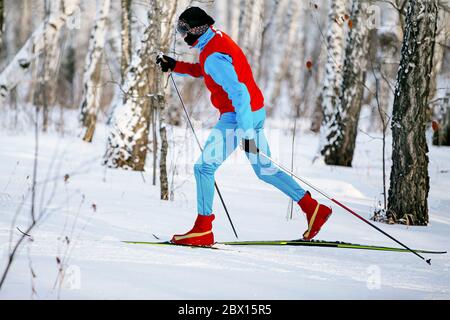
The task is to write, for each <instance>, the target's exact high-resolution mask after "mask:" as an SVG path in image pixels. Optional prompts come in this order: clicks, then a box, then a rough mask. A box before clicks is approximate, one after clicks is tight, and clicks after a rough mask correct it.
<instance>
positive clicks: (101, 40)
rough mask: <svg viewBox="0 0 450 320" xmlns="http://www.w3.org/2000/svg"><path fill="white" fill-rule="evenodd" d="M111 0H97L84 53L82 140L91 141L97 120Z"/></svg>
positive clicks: (81, 111)
mask: <svg viewBox="0 0 450 320" xmlns="http://www.w3.org/2000/svg"><path fill="white" fill-rule="evenodd" d="M110 5H111V1H110V0H99V1H97V13H96V17H95V23H94V26H93V28H92V32H91V38H90V41H89V49H88V53H87V55H86V61H85V70H84V78H83V83H84V85H83V86H84V87H83V97H82V100H81V104H80V122H81V125H82V128H83V140H84V141H86V142H91V141H92V137H93V135H94V131H95V125H96V122H97V113H98V109H99V105H100V97H101V92H102V90H101V85H100V78H101V63H100V62H101V59H102V55H103V48H104V46H105V33H106V29H107V28H106V24H107V19H108V15H109V9H110Z"/></svg>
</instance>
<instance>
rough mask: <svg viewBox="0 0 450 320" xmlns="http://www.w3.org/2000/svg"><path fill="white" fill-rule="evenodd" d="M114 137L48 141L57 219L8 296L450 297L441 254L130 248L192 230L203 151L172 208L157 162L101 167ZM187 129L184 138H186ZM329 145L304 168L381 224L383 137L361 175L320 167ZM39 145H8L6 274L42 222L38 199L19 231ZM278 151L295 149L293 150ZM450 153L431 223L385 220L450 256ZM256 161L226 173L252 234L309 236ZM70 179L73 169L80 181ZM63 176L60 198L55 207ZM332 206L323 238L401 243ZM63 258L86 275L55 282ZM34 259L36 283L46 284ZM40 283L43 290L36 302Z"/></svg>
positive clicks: (3, 191) (3, 229)
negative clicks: (158, 181)
mask: <svg viewBox="0 0 450 320" xmlns="http://www.w3.org/2000/svg"><path fill="white" fill-rule="evenodd" d="M105 132H106V130H105V129H104V127H102V126H101V127H100V128H98V129H97V132H96V136H95V139H94V142H93V144H92V145H89V144H86V143H84V142H82V141H81V139H79V138H77V137H74V136H70V135H69V136H66V137H64V140H61V138H59V137H58V136H57V135H56V134H52V133H49V134H42V135H41V136H40V149H39V155H40V156H39V163H38V164H39V172H38V182H39V181H43V180H49V182H48V183H47V184H45V186H46V191H45V194H44V196H43V197H41V192H42V190H43V189H42V188H43V185H44V184H41V185H39V188H38V190H39V193H38V196H37V198H36V199H37V205H38V207H40V206H41V203H42V208H44V209H46V210H47V214H45V215H44V219H43V220H42V221H41V223H40V224H39V225H38V227H37V228H36V229H35V230H34V231H33V232H32V237H33V240H34V241H32V242H31V241H25V242H24V244H23V245H22V246H21V249H20V251H19V253H18V255H17V257H16V260H15V262H14V264H13V266H12V268H11V271H10V274H9V276H8V278H7V281H6V283H5V286H4V288H3V289H2V290H1V291H0V299H10V298H20V299H29V298H38V299H54V298H63V299H77V298H87V299H133V298H135V299H136V298H137V299H314V298H325V299H346V298H354V299H365V298H372V299H404V298H412V299H436V298H446V299H448V298H450V272H449V267H450V258H449V255H448V254H446V255H426V257H427V258H431V259H432V264H433V265H432V266H431V267H429V266H428V265H427V264H425V263H424V262H423V261H420V260H419V259H418V258H417V257H415V256H414V255H412V254H410V253H392V252H375V251H362V250H350V249H348V250H347V249H331V248H317V247H316V248H310V247H224V246H221V248H224V250H209V249H200V248H183V247H163V246H161V247H160V246H149V245H138V244H124V243H122V242H120V241H121V240H135V241H156V239H155V238H154V237H153V235H152V234H155V235H157V236H158V237H160V238H161V239H162V240H166V239H169V238H170V237H171V235H172V234H174V233H179V232H184V231H186V230H188V229H189V228H190V227H191V226H192V223H193V221H194V218H195V215H196V213H195V211H196V209H195V207H196V199H195V181H194V178H193V176H192V172H191V171H190V170H192V165H191V164H190V162H191V160H190V157H193V158H194V159H195V156H197V155H198V151H197V150H195V149H192V154H190V155H189V159H186V161H185V162H186V163H183V162H182V161H183V160H184V159H182V158H177V161H179V163H178V168H179V175H178V176H177V177H176V183H175V185H181V184H182V183H183V182H184V184H183V185H182V186H181V187H179V188H178V189H177V191H176V194H175V197H176V199H175V201H173V202H162V201H160V200H159V188H158V187H157V186H156V187H155V186H152V184H151V163H150V161H151V157H149V158H148V160H149V163H148V164H147V168H148V170H147V172H145V173H144V174H143V175H141V174H140V173H136V172H129V171H121V170H109V169H108V170H105V168H104V167H102V166H101V164H100V162H101V156H102V155H103V152H104V146H105V144H104V141H105ZM180 134H183V135H184V130H180ZM282 136H283V134H279V137H280V139H279V140H277V141H272V140H271V139H270V137H269V140H271V142H272V143H273V144H276V143H277V142H282V141H284V140H286V139H281V137H282ZM317 139H318V138H317V137H315V136H311V135H309V134H306V133H301V134H300V135H299V139H298V140H297V146H296V150H297V153H296V159H295V161H296V162H295V165H294V170H295V172H296V173H298V174H299V175H301V176H302V177H304V178H306V179H307V180H308V181H310V182H311V183H313V184H315V185H317V186H318V187H319V188H321V189H323V190H324V191H325V192H327V193H329V194H332V195H333V196H335V197H336V199H338V200H342V201H343V202H344V203H345V204H347V205H349V206H351V207H352V208H354V209H355V210H356V211H357V212H358V213H360V214H362V215H363V216H364V217H366V218H369V217H370V215H371V213H372V212H373V208H374V206H375V204H376V203H377V201H379V200H381V199H382V198H381V196H380V193H381V189H382V186H381V181H382V179H381V156H380V149H381V146H380V144H381V143H380V141H378V140H373V141H370V142H367V138H366V137H364V136H363V135H360V136H359V137H358V143H357V149H356V154H355V165H354V167H353V168H338V167H327V166H325V165H323V164H321V163H319V161H318V162H316V163H314V164H312V162H311V160H312V156H313V154H314V151H315V150H316V145H317V142H318V140H317ZM33 141H34V139H33V135H32V134H31V133H25V134H19V135H17V134H14V135H13V134H6V133H2V134H1V136H0V257H1V260H0V268H1V269H0V270H1V271H2V270H3V269H4V266H5V265H6V261H7V253H8V247H9V239H10V236H11V234H12V235H13V239H14V240H17V239H18V237H19V236H20V233H19V231H18V230H17V229H16V227H19V228H20V229H21V230H24V229H26V226H27V224H28V223H29V211H30V202H31V199H30V198H29V197H28V198H26V200H25V204H24V206H23V209H22V211H21V212H20V213H19V215H18V217H17V220H16V223H15V225H14V228H11V223H12V221H13V218H14V216H15V213H16V210H17V208H18V206H19V205H20V204H21V203H22V202H23V201H24V200H23V198H24V196H25V195H26V193H27V190H28V189H29V187H30V185H31V181H30V178H28V179H27V176H29V175H30V177H31V173H32V165H33V147H34V142H33ZM288 144H289V145H290V139H289V141H288ZM388 146H390V142H388ZM182 147H183V148H184V146H180V148H182ZM194 147H195V145H194ZM272 149H273V150H274V148H272ZM277 149H278V150H284V149H283V148H282V146H278V148H277ZM388 149H389V147H388ZM444 149H445V148H435V147H433V146H430V154H429V155H430V167H429V169H430V177H431V190H430V198H429V207H430V218H431V222H430V225H429V226H428V227H426V228H422V227H406V226H400V225H395V226H391V225H384V224H378V225H379V226H380V227H381V228H382V229H384V230H385V231H387V232H389V233H391V234H392V235H393V236H394V237H397V238H398V239H399V240H401V241H402V242H404V243H405V244H407V245H409V246H411V247H413V248H417V249H419V248H420V249H432V250H447V251H448V250H449V249H450V239H449V234H450V196H449V194H448V190H450V179H449V178H450V174H448V173H441V172H440V171H441V170H444V169H448V167H446V166H448V163H450V153H449V152H448V148H447V149H446V150H444ZM286 150H287V151H286V152H283V153H281V154H279V153H276V152H274V157H275V158H276V159H278V160H280V161H281V162H283V163H285V164H289V161H290V160H289V159H290V156H289V151H288V150H289V148H286ZM389 153H390V151H389ZM175 154H177V153H175ZM168 159H169V160H171V159H172V157H171V156H170V155H169V157H168ZM52 161H54V162H53V166H52V167H51V170H49V166H50V164H51V163H52ZM246 161H247V160H246V159H245V157H244V156H243V154H242V152H241V151H237V152H236V154H234V155H233V156H232V157H231V158H230V159H229V160H227V162H226V163H225V164H224V165H223V167H222V168H220V169H219V171H218V172H217V175H216V178H217V182H218V184H219V186H220V188H221V191H222V193H223V196H224V199H225V201H226V203H227V206H228V209H229V212H230V215H231V217H232V220H233V222H234V224H235V226H236V229H237V232H238V234H239V236H240V239H241V240H271V239H295V238H299V237H300V236H301V234H302V233H303V231H304V230H305V229H306V221H305V219H304V217H303V216H302V215H301V214H300V210H299V208H297V207H295V210H294V219H293V220H287V219H286V216H287V213H288V212H287V208H288V199H286V197H285V196H284V195H283V194H281V193H279V192H278V191H276V190H275V189H273V188H272V187H271V186H269V185H266V184H264V183H263V182H260V181H259V180H258V179H257V178H256V176H255V175H254V173H253V171H252V170H251V167H250V166H249V165H248V163H247V162H246ZM17 162H19V163H18V164H17ZM387 167H388V169H389V168H390V163H389V162H388V163H387ZM58 168H60V170H58ZM184 168H188V170H187V171H186V170H185V169H184ZM66 173H70V175H69V179H68V181H67V183H65V182H64V175H65V174H66ZM387 174H388V177H389V172H388V173H387ZM144 179H145V182H144ZM186 180H187V181H186ZM55 181H56V182H57V185H56V189H55V194H54V197H53V198H52V199H51V201H49V197H50V195H51V192H52V189H53V186H54V182H55ZM313 195H314V196H315V197H316V198H318V199H320V200H322V201H325V200H324V199H323V198H322V197H320V196H319V195H316V194H314V193H313ZM42 199H43V200H42ZM93 204H95V210H94V208H93ZM333 208H334V213H333V215H332V216H331V218H330V219H329V222H328V223H327V225H326V226H325V227H324V229H323V230H322V231H321V233H320V234H319V236H318V237H317V239H322V240H339V241H346V242H354V243H361V244H376V245H384V246H397V244H396V243H393V242H392V241H391V240H389V239H388V238H385V237H384V236H383V235H381V234H379V233H377V231H375V230H373V229H372V228H370V227H368V226H367V225H365V224H364V223H361V222H360V221H359V220H357V219H355V218H354V217H353V216H351V215H350V214H348V213H346V212H345V211H344V210H342V209H340V208H337V207H335V206H334V207H333ZM214 210H215V213H216V220H215V222H214V228H215V229H214V231H215V237H216V240H217V241H232V240H234V236H233V233H232V231H231V227H230V225H229V222H228V219H227V217H226V214H225V212H224V211H223V209H222V207H221V204H220V201H219V199H218V197H216V199H215V203H214ZM66 236H67V237H68V238H69V240H70V242H69V244H67V242H65V240H64V239H65V237H66ZM13 242H14V241H13ZM56 257H59V258H60V259H61V260H62V261H63V263H64V266H65V267H66V270H74V269H73V268H75V270H78V271H77V272H78V273H75V276H74V275H73V274H72V275H70V274H69V275H68V276H66V277H65V278H64V281H63V282H62V286H61V287H60V288H59V286H58V285H56V286H54V284H55V281H56V280H57V278H58V264H57V262H56ZM30 264H31V266H32V268H33V271H34V273H35V274H36V276H37V277H36V278H34V279H32V277H31V271H30ZM71 268H72V269H71ZM71 277H72V278H71ZM73 277H75V278H73ZM32 280H33V281H32ZM70 281H72V282H70ZM73 281H75V282H73ZM77 281H78V282H77ZM32 283H34V287H35V289H36V291H37V294H36V295H34V296H33V295H32V293H31V288H32ZM74 283H75V285H74Z"/></svg>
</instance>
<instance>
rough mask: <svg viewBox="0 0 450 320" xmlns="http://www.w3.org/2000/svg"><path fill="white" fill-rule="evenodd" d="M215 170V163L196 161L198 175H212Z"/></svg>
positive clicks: (195, 168)
mask: <svg viewBox="0 0 450 320" xmlns="http://www.w3.org/2000/svg"><path fill="white" fill-rule="evenodd" d="M215 171H216V166H214V165H213V164H209V163H205V162H201V163H196V164H195V165H194V174H196V175H198V174H207V175H212V174H214V172H215Z"/></svg>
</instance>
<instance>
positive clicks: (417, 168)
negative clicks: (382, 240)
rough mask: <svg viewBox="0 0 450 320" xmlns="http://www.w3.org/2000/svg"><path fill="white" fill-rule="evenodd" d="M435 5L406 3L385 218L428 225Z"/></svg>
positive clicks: (429, 0) (431, 1) (421, 0)
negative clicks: (427, 134)
mask: <svg viewBox="0 0 450 320" xmlns="http://www.w3.org/2000/svg"><path fill="white" fill-rule="evenodd" d="M437 15H438V9H437V0H410V2H409V7H408V13H407V16H406V30H405V34H404V39H403V46H402V53H401V62H400V67H399V70H398V75H397V85H396V89H395V98H394V109H393V117H392V124H391V127H392V138H393V141H392V169H391V179H390V188H389V198H388V212H387V216H388V218H389V219H390V220H391V221H394V222H399V221H400V222H406V223H408V224H413V225H427V224H428V204H427V198H428V192H429V188H430V184H429V183H430V181H429V176H428V155H427V153H428V146H427V141H426V138H425V130H426V124H427V116H426V114H427V108H428V98H429V93H430V75H431V72H432V69H433V56H434V46H435V36H436V28H437Z"/></svg>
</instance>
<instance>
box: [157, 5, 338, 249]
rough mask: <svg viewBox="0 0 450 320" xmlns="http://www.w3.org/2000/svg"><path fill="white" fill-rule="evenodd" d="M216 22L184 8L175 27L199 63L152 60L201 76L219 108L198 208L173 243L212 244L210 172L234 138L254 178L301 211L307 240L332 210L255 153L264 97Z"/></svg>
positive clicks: (204, 158) (200, 170)
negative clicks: (190, 225) (189, 225)
mask: <svg viewBox="0 0 450 320" xmlns="http://www.w3.org/2000/svg"><path fill="white" fill-rule="evenodd" d="M214 23H215V21H214V19H213V18H212V17H210V16H209V15H208V14H207V13H206V12H205V11H203V10H202V9H201V8H198V7H190V8H188V9H186V10H185V11H184V12H183V13H182V14H181V15H180V17H179V19H178V24H177V31H178V32H179V33H180V34H181V36H182V37H183V38H184V41H185V42H186V43H187V44H188V45H189V46H190V47H191V48H196V49H199V50H200V58H199V63H194V64H192V63H187V62H182V61H176V60H174V59H173V58H171V57H168V56H166V55H162V56H159V57H158V58H157V60H156V63H157V64H159V65H160V66H161V69H162V71H163V72H169V71H173V72H175V73H178V74H183V75H190V76H192V77H196V78H201V77H203V79H204V82H205V85H206V87H207V88H208V89H209V91H210V92H211V102H212V104H213V106H214V107H216V108H217V109H218V110H219V112H220V118H219V121H218V123H217V124H216V125H215V127H214V129H213V132H211V134H210V136H209V137H208V139H207V141H206V144H205V147H204V150H203V152H202V155H201V156H200V158H199V159H198V161H197V162H196V164H195V165H194V174H195V180H196V184H197V209H198V215H197V219H196V221H195V224H194V227H193V228H192V229H191V230H190V231H189V232H187V233H185V234H181V235H174V236H173V238H172V240H171V242H173V243H175V244H183V245H194V246H211V245H213V244H214V234H213V232H212V222H213V220H214V214H213V212H212V205H213V197H214V173H215V171H216V170H217V169H218V168H219V166H220V165H221V164H222V163H223V161H225V160H226V158H227V157H228V156H229V155H230V154H231V153H232V152H233V151H234V150H235V149H236V147H237V145H238V141H242V145H243V148H244V150H245V153H246V156H247V158H248V159H249V160H250V162H251V165H252V167H253V170H254V171H255V173H256V175H257V176H258V178H260V179H261V180H263V181H264V182H267V183H269V184H271V185H273V186H274V187H276V188H278V189H279V190H280V191H282V192H283V193H285V194H286V195H287V196H288V197H290V198H291V199H292V200H294V201H295V202H296V203H298V204H299V206H300V208H301V209H302V210H303V211H304V212H305V214H306V218H307V221H308V229H307V230H306V231H305V232H304V234H303V238H304V239H305V240H310V239H312V238H313V237H314V236H316V235H317V233H318V232H319V231H320V228H321V227H322V225H323V224H324V223H325V222H326V220H327V219H328V217H329V216H330V215H331V212H332V210H331V208H329V207H327V206H325V205H322V204H319V203H318V202H317V201H316V200H314V199H313V198H312V197H311V194H310V193H309V192H305V190H303V189H302V188H301V187H300V186H299V185H298V184H297V183H296V182H295V181H294V179H293V178H292V177H291V176H289V175H288V174H286V173H285V172H283V171H281V170H280V169H278V168H277V167H276V166H275V165H273V164H272V163H271V162H270V161H268V160H266V159H263V158H262V157H260V156H258V152H259V151H262V152H264V153H265V154H267V155H268V156H270V149H269V146H268V144H267V140H266V137H265V135H264V120H265V118H266V112H265V108H264V97H263V95H262V93H261V90H260V89H259V88H258V86H257V84H256V83H255V80H254V78H253V74H252V71H251V68H250V65H249V63H248V61H247V58H246V57H245V55H244V53H243V52H242V50H241V49H240V48H239V46H238V45H237V44H236V43H235V42H234V41H233V40H232V39H231V38H230V37H229V36H228V35H227V34H225V33H224V32H222V31H218V30H216V29H215V28H214V26H213V25H214Z"/></svg>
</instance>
